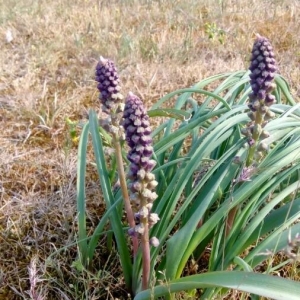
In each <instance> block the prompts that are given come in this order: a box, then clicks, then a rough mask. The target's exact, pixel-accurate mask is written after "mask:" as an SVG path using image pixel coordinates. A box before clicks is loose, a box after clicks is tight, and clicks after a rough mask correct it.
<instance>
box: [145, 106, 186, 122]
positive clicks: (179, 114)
mask: <svg viewBox="0 0 300 300" xmlns="http://www.w3.org/2000/svg"><path fill="white" fill-rule="evenodd" d="M148 115H149V117H151V118H152V117H167V118H174V119H178V120H181V121H185V120H188V119H190V118H191V116H192V114H191V113H189V112H187V111H184V110H179V109H173V108H160V109H152V110H148Z"/></svg>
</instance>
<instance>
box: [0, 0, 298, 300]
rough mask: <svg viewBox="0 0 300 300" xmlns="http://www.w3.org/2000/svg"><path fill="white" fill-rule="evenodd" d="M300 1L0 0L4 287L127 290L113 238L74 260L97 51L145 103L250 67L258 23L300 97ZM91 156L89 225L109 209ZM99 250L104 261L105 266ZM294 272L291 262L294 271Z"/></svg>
mask: <svg viewBox="0 0 300 300" xmlns="http://www.w3.org/2000/svg"><path fill="white" fill-rule="evenodd" d="M299 6H300V4H299V1H296V0H282V1H276V0H274V1H258V0H253V1H245V0H242V1H233V0H230V1H229V0H228V1H225V0H224V1H216V0H215V1H208V0H201V1H196V0H188V1H175V0H165V1H164V0H161V1H137V0H128V1H120V0H119V1H118V0H115V1H89V0H86V1H84V0H75V1H70V0H68V1H44V0H42V1H33V0H32V1H30V2H29V1H25V0H21V1H14V0H0V8H1V9H0V11H1V12H0V47H1V53H0V66H1V72H0V126H1V133H0V149H1V153H0V161H1V163H0V299H28V298H29V299H42V298H38V297H39V295H41V297H42V296H44V297H45V298H44V299H114V298H117V297H119V298H121V299H126V298H127V292H126V291H125V290H124V282H123V279H122V277H121V276H120V274H121V272H120V270H119V269H118V268H119V267H118V264H117V260H116V257H115V255H114V254H115V253H114V249H113V248H112V250H111V251H112V252H111V251H110V250H109V248H108V246H109V245H106V244H103V243H104V241H105V243H106V240H103V241H102V243H101V245H100V246H99V249H98V253H99V256H98V257H96V263H95V269H94V270H93V271H92V272H90V271H86V270H84V271H81V266H72V263H73V262H74V261H75V259H76V255H77V246H76V243H75V241H76V230H77V228H76V222H75V221H74V220H75V219H76V203H75V202H76V160H77V139H76V137H77V136H78V135H79V133H80V130H81V124H82V123H83V122H85V121H86V120H87V111H88V109H89V108H90V107H94V108H95V109H98V108H99V102H98V99H97V98H98V93H97V90H96V84H95V82H94V69H95V65H96V62H97V60H98V58H99V56H100V55H102V56H104V57H109V58H111V59H113V60H114V61H115V62H116V65H117V66H118V67H119V73H120V76H121V80H122V86H123V90H124V91H126V92H127V91H129V90H132V91H133V92H135V93H137V94H139V95H140V96H141V97H142V98H143V99H144V101H145V103H146V104H147V105H148V107H149V106H150V105H151V103H154V102H155V101H157V100H158V99H159V98H160V97H162V96H163V95H165V94H166V93H167V92H170V91H172V90H175V89H178V88H184V87H188V86H190V85H191V84H192V83H194V82H195V81H197V80H199V79H201V78H204V77H207V76H210V75H214V74H216V73H220V72H225V71H233V70H239V69H245V68H247V67H248V65H249V53H250V49H251V47H252V43H253V38H254V34H255V33H260V34H261V35H265V36H266V37H268V38H269V39H270V40H271V41H272V44H273V46H274V48H275V51H276V54H277V57H278V58H279V69H280V73H281V74H282V75H283V76H285V77H286V78H287V79H288V81H289V83H290V84H291V86H292V91H293V94H294V95H296V97H295V98H296V99H297V98H298V99H299V96H300V85H299V82H300V70H299V67H298V66H299V62H300V50H299V49H300V47H299V46H300V45H299V44H300V41H299V38H298V29H299V25H300V24H299V23H300V20H299V18H297V11H298V10H299ZM10 35H11V36H12V40H10V39H9V37H10ZM67 119H70V120H71V121H74V122H76V126H73V127H72V126H70V123H68V122H67ZM71 134H72V135H71ZM92 162H93V159H92V155H91V156H90V162H89V164H88V169H87V172H88V177H87V178H88V182H87V184H88V187H87V205H88V212H89V214H88V220H89V223H90V230H93V228H94V227H95V224H97V221H98V219H99V217H100V216H101V213H102V211H103V209H104V207H103V202H102V200H101V195H100V193H99V188H98V187H99V183H98V181H97V175H96V170H95V167H94V165H93V164H92ZM97 260H98V262H99V264H100V262H101V265H105V268H104V269H103V270H101V272H100V271H99V272H97ZM30 270H31V271H30ZM296 273H297V271H296V269H295V268H294V267H293V268H291V270H290V274H287V275H286V276H290V277H291V278H295V276H297V274H296ZM30 274H34V275H32V276H30Z"/></svg>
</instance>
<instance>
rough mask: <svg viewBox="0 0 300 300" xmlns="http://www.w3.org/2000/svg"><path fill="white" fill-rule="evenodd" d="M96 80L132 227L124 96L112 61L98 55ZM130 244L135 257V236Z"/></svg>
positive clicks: (132, 217)
mask: <svg viewBox="0 0 300 300" xmlns="http://www.w3.org/2000/svg"><path fill="white" fill-rule="evenodd" d="M96 81H97V82H98V86H97V87H98V89H99V91H100V94H99V99H100V101H101V104H102V111H103V112H104V113H106V114H107V118H106V119H102V120H100V124H101V125H102V126H103V128H104V129H105V130H106V131H107V132H109V133H111V135H112V145H113V147H114V149H115V155H116V162H117V168H118V175H119V181H120V187H121V191H122V197H123V201H124V207H125V211H126V215H127V220H128V224H129V226H130V227H133V226H135V220H134V215H133V211H132V207H131V204H130V199H129V193H128V190H127V184H126V175H125V171H124V163H123V157H122V148H121V144H120V141H121V139H123V135H124V132H123V128H122V126H121V120H122V113H123V110H124V103H123V100H124V97H123V95H122V94H121V93H120V91H121V87H120V79H119V75H118V72H117V69H116V67H115V65H114V63H113V61H111V60H108V59H104V58H103V57H100V60H99V62H98V65H97V67H96ZM132 244H133V255H134V257H135V255H136V253H137V250H138V239H137V237H136V236H132Z"/></svg>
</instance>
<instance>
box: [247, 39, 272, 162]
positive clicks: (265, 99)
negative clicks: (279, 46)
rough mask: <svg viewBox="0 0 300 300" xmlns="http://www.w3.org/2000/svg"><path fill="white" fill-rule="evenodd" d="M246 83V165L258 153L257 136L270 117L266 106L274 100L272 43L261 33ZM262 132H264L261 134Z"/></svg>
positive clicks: (258, 142) (253, 53)
mask: <svg viewBox="0 0 300 300" xmlns="http://www.w3.org/2000/svg"><path fill="white" fill-rule="evenodd" d="M249 69H250V71H251V74H250V84H251V89H252V92H251V93H250V95H249V100H250V101H249V104H248V107H249V108H250V112H249V113H248V116H249V117H250V119H251V122H250V123H249V124H248V128H246V130H245V131H244V134H245V135H246V136H247V137H248V144H249V153H248V156H247V161H246V166H247V167H249V166H251V165H252V163H253V161H254V159H255V154H256V153H257V156H258V157H261V156H262V155H261V154H262V153H261V152H262V151H263V150H264V148H265V147H262V146H261V145H260V139H261V137H264V136H265V135H266V134H267V135H268V133H267V132H265V131H264V130H263V128H264V126H265V125H266V124H267V121H268V120H269V119H271V118H272V117H274V114H273V113H272V112H271V111H270V108H269V107H270V106H271V105H272V104H274V103H275V97H274V96H273V95H272V91H273V90H274V88H275V84H274V82H273V81H274V77H275V73H276V71H277V67H276V61H275V56H274V52H273V47H272V45H271V43H270V42H269V40H268V39H267V38H265V37H262V36H260V35H257V39H256V40H255V42H254V45H253V49H252V57H251V64H250V68H249ZM262 133H264V134H262Z"/></svg>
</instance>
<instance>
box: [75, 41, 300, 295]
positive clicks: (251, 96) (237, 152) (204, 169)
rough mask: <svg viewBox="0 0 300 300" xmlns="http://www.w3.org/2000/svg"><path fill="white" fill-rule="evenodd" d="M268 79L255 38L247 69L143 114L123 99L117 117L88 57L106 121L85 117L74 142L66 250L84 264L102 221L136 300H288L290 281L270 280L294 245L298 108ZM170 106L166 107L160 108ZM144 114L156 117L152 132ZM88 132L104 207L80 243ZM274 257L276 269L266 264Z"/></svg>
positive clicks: (266, 58)
mask: <svg viewBox="0 0 300 300" xmlns="http://www.w3.org/2000/svg"><path fill="white" fill-rule="evenodd" d="M276 70H277V67H276V65H275V59H274V53H273V49H272V47H271V45H270V42H269V41H268V40H267V39H266V38H263V37H258V38H257V40H256V41H255V43H254V48H253V51H252V58H251V65H250V71H239V72H234V73H226V74H220V75H216V76H212V77H210V78H207V79H205V80H202V81H200V82H198V83H197V84H195V85H194V86H193V87H191V88H186V89H181V90H178V91H174V92H172V93H170V94H168V95H166V96H164V97H163V98H162V99H160V100H159V101H158V102H157V103H156V104H154V105H153V107H152V109H151V110H149V111H148V112H147V111H146V109H145V106H144V104H143V102H142V100H141V99H140V98H138V97H137V96H135V95H134V94H133V93H129V94H128V96H127V98H126V102H125V103H124V104H125V109H124V104H122V103H123V102H122V101H123V98H124V97H123V96H122V95H121V94H120V90H121V88H120V83H119V77H118V75H117V72H116V68H115V66H114V64H113V63H112V62H111V61H108V60H105V59H103V58H101V59H100V62H99V65H98V67H97V73H96V80H97V81H98V88H99V90H100V99H101V103H102V106H103V111H104V112H105V113H107V118H106V119H101V120H100V128H99V121H98V118H97V115H96V113H95V112H94V111H93V110H91V112H90V115H89V122H88V123H87V124H86V125H85V127H84V128H83V132H82V136H81V140H80V145H79V161H78V201H77V205H78V224H79V241H78V246H79V254H80V257H81V260H82V263H83V264H84V265H85V266H90V265H91V264H92V260H93V256H94V254H95V249H96V245H97V242H98V240H99V236H101V235H104V234H105V233H107V232H106V231H104V228H105V225H106V223H107V221H109V224H110V226H111V229H112V231H113V234H114V237H115V241H116V247H117V249H118V253H119V258H120V264H121V266H122V269H123V275H124V279H125V282H126V285H127V288H128V290H129V291H130V292H131V293H132V294H133V295H135V299H137V300H142V299H150V298H151V297H153V298H157V297H162V296H163V297H165V299H171V298H172V297H174V295H175V293H176V292H181V291H187V292H188V293H190V294H191V295H193V297H198V298H201V299H213V298H214V297H215V296H216V295H222V296H223V295H224V294H226V293H228V289H236V290H239V291H241V292H247V293H252V294H257V295H261V296H265V297H271V298H273V299H298V295H299V293H300V287H299V283H297V282H294V281H292V280H288V279H283V278H278V277H274V276H271V275H270V274H272V273H273V272H274V271H275V270H277V268H279V267H280V268H281V267H282V266H283V265H285V264H289V263H291V259H295V258H297V257H298V256H297V254H295V249H296V248H297V247H298V246H299V244H300V243H299V238H298V235H297V234H298V232H300V224H299V223H297V222H295V221H296V220H297V219H299V217H300V212H299V205H300V197H299V192H298V188H299V182H300V181H299V180H300V176H299V169H300V163H299V158H300V152H299V150H298V149H299V146H300V126H299V125H300V109H299V106H298V105H296V103H295V101H294V99H293V97H292V96H291V94H290V91H289V88H288V85H287V83H286V81H285V80H284V78H282V77H281V76H280V75H278V74H275V71H276ZM215 83H218V87H217V88H216V89H215V90H213V91H208V87H209V85H210V84H215ZM174 97H177V98H176V102H175V106H174V108H172V109H170V108H168V109H166V108H163V106H164V104H165V103H167V102H170V101H171V100H172V99H173V98H174ZM199 99H200V101H199ZM275 103H276V104H275ZM149 116H150V117H159V116H164V121H163V122H162V123H161V124H160V125H159V126H158V127H157V128H155V130H153V131H152V132H151V129H150V122H149ZM166 117H167V119H166ZM124 130H125V136H126V137H124ZM89 133H90V135H91V137H92V141H93V149H94V153H95V160H96V166H97V170H98V174H99V179H100V183H101V189H102V193H103V198H104V200H105V203H106V207H107V210H106V212H105V213H104V214H103V215H102V216H101V219H100V222H99V224H98V226H97V227H96V228H95V230H94V232H93V234H92V235H91V236H88V235H87V233H86V225H85V222H86V221H85V214H86V211H85V168H86V151H87V150H86V149H87V144H88V136H89ZM124 141H126V142H127V144H128V146H124V144H126V143H124ZM104 142H105V143H104ZM104 144H106V146H105V145H104ZM106 147H111V148H113V149H114V155H115V158H116V159H115V161H116V162H117V165H118V167H117V171H116V169H114V168H112V171H109V167H108V166H109V162H108V161H107V160H106V156H105V153H106V151H105V148H106ZM127 147H129V152H128V154H127V160H126V159H125V160H126V164H125V169H124V162H123V159H124V155H123V154H124V151H125V152H126V151H127V150H128V148H127ZM122 170H123V171H122ZM124 170H125V171H124ZM125 174H127V175H125ZM116 183H117V190H115V188H114V187H116ZM123 205H124V207H125V210H126V214H127V220H128V221H127V222H126V224H124V222H123V221H122V213H121V212H122V207H123ZM129 237H130V238H131V240H132V243H131V245H132V247H131V246H130V243H129ZM130 249H132V251H131V250H130ZM279 252H282V253H284V254H285V256H286V260H285V261H284V262H283V263H282V264H281V265H280V266H276V265H273V263H274V261H273V259H272V258H274V257H275V255H276V254H278V253H279ZM262 264H264V267H265V270H264V272H263V273H264V274H261V273H258V270H259V268H261V266H262ZM203 265H205V267H203ZM201 266H202V267H201Z"/></svg>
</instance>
